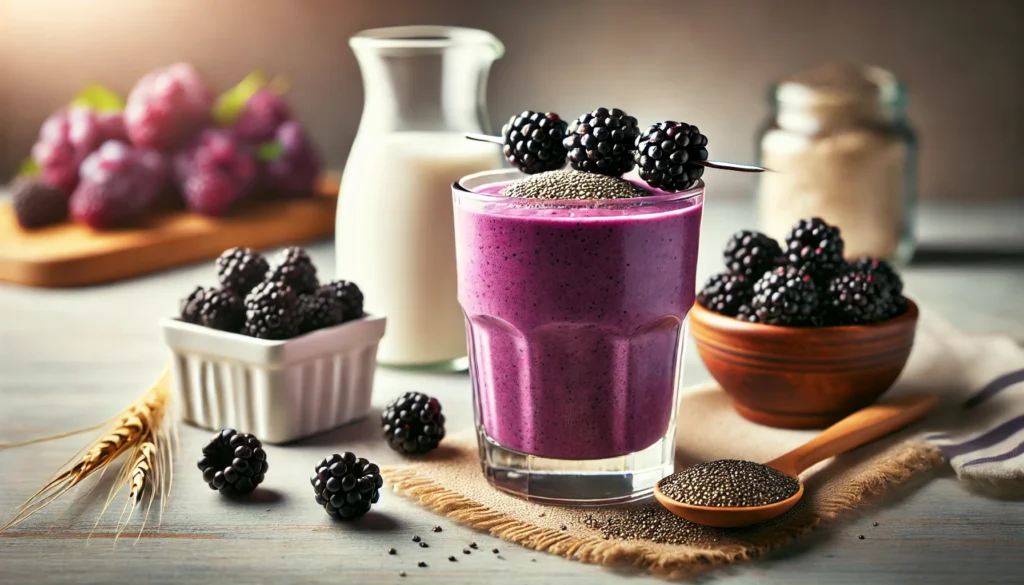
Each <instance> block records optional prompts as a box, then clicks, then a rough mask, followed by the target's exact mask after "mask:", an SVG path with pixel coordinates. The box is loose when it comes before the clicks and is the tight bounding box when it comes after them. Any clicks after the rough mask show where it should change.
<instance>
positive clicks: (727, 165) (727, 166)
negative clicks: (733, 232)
mask: <svg viewBox="0 0 1024 585" xmlns="http://www.w3.org/2000/svg"><path fill="white" fill-rule="evenodd" d="M466 138H468V139H470V140H476V141H477V142H489V143H491V144H497V145H499V146H500V145H503V144H504V143H505V141H504V140H502V139H501V137H500V136H488V135H486V134H474V133H467V134H466ZM690 162H694V163H697V164H699V165H701V166H704V167H708V168H709V169H721V170H723V171H737V172H740V173H764V172H768V171H771V169H766V168H764V167H759V166H755V165H744V164H740V163H731V162H722V161H717V160H696V161H690Z"/></svg>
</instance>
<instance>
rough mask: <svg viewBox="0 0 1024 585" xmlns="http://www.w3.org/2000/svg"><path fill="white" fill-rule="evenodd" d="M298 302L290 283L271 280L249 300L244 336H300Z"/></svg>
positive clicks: (271, 337)
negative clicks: (297, 312)
mask: <svg viewBox="0 0 1024 585" xmlns="http://www.w3.org/2000/svg"><path fill="white" fill-rule="evenodd" d="M297 304H298V299H297V298H296V297H295V291H293V290H292V288H291V287H290V286H288V285H286V284H283V283H280V282H277V281H273V280H271V281H267V282H264V283H263V284H260V285H258V286H257V287H256V288H254V289H252V292H251V293H249V296H247V297H245V329H244V330H243V333H245V334H246V335H249V336H252V337H259V338H260V339H288V338H290V337H295V336H296V335H298V333H299V319H298V316H297V315H296V311H295V309H296V305H297Z"/></svg>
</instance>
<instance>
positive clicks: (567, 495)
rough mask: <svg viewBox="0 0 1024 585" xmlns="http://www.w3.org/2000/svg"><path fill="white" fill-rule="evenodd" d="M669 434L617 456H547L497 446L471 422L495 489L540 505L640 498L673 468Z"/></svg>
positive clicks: (593, 503)
mask: <svg viewBox="0 0 1024 585" xmlns="http://www.w3.org/2000/svg"><path fill="white" fill-rule="evenodd" d="M674 441H675V437H674V436H672V434H670V435H669V436H666V437H664V438H662V439H661V440H659V441H658V442H657V443H655V444H654V445H651V446H650V447H648V448H646V449H644V450H643V451H637V452H635V453H629V454H627V455H622V456H620V457H611V458H608V459H591V460H583V461H576V460H567V459H547V458H544V457H537V456H535V455H527V454H525V453H520V452H518V451H513V450H512V449H508V448H506V447H503V446H501V445H500V444H498V443H497V441H495V440H494V439H492V438H490V437H489V436H487V433H486V432H485V431H484V429H483V427H477V444H478V446H479V449H480V461H481V466H482V467H483V471H484V475H485V476H487V481H488V482H490V484H491V485H492V486H494V487H495V488H497V489H499V490H502V491H504V492H508V493H510V494H512V495H515V496H519V497H521V498H525V499H527V500H529V501H532V502H537V503H541V504H556V505H562V506H608V505H612V504H624V503H627V502H635V501H639V500H645V499H647V498H649V497H651V496H652V495H653V493H654V485H655V484H656V483H658V481H659V480H660V479H661V478H663V477H665V476H666V475H669V474H671V473H672V471H673V456H674V449H673V444H674Z"/></svg>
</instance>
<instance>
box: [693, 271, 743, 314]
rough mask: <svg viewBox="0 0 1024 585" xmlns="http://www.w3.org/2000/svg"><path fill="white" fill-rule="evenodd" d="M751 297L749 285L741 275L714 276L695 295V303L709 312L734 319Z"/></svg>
mask: <svg viewBox="0 0 1024 585" xmlns="http://www.w3.org/2000/svg"><path fill="white" fill-rule="evenodd" d="M752 296H753V290H752V287H751V283H750V281H749V280H747V278H746V277H745V276H743V275H742V274H728V273H722V274H716V275H714V276H712V277H711V278H709V279H708V281H707V282H706V283H705V284H704V288H702V289H701V291H700V292H699V293H697V302H698V303H700V304H701V305H702V306H704V307H705V308H707V309H708V310H710V311H714V312H716V313H721V314H722V315H726V316H728V317H735V316H736V314H737V313H738V312H739V309H740V307H741V306H743V305H749V304H750V299H751V297H752Z"/></svg>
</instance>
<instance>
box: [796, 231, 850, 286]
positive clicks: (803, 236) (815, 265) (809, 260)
mask: <svg viewBox="0 0 1024 585" xmlns="http://www.w3.org/2000/svg"><path fill="white" fill-rule="evenodd" d="M786 259H787V260H788V261H789V263H790V264H792V265H794V266H800V267H804V268H806V269H807V271H808V272H809V273H810V275H811V278H813V279H814V280H815V281H816V282H818V283H819V284H823V283H826V282H828V279H830V278H832V277H833V276H835V275H836V273H838V272H839V271H840V270H842V269H843V268H844V267H845V266H846V262H845V261H844V260H843V238H842V237H841V236H840V235H839V228H837V227H835V226H831V225H829V224H827V223H825V222H824V221H823V220H822V219H821V218H820V217H812V218H810V219H802V220H800V221H799V222H797V224H796V225H795V226H794V227H793V229H792V230H791V231H790V232H789V235H788V236H786Z"/></svg>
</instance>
